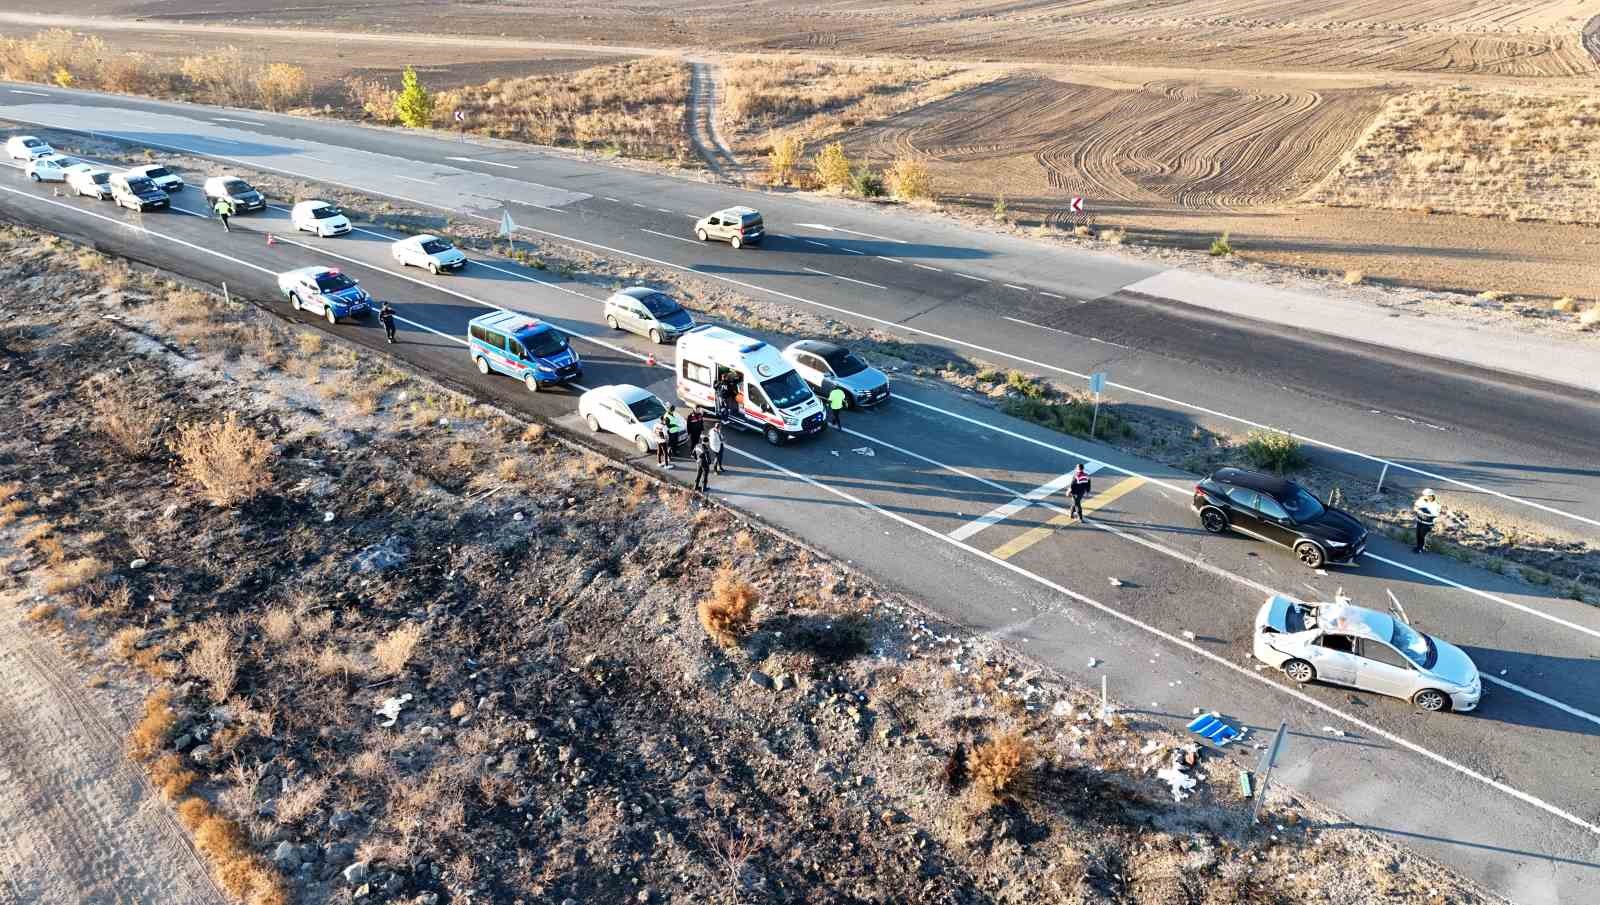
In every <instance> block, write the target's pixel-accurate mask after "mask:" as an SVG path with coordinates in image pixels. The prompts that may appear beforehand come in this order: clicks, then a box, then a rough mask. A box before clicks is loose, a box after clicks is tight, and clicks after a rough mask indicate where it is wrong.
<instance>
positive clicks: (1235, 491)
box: [1191, 468, 1367, 569]
mask: <svg viewBox="0 0 1600 905" xmlns="http://www.w3.org/2000/svg"><path fill="white" fill-rule="evenodd" d="M1191 505H1193V506H1194V511H1195V512H1197V513H1199V515H1200V524H1201V525H1202V526H1204V527H1205V529H1206V530H1207V531H1210V532H1211V533H1213V534H1221V533H1222V532H1224V531H1227V530H1228V529H1230V528H1231V529H1233V530H1234V531H1237V532H1239V533H1240V534H1248V535H1250V536H1251V537H1255V538H1259V539H1261V540H1264V541H1270V542H1272V543H1274V544H1282V545H1283V546H1285V547H1288V548H1289V549H1291V550H1293V551H1294V555H1295V556H1297V557H1299V558H1300V561H1301V562H1303V563H1305V564H1306V565H1307V566H1309V567H1311V568H1313V569H1320V568H1322V566H1323V564H1324V563H1329V562H1336V563H1350V562H1355V561H1356V559H1357V558H1358V557H1360V556H1361V554H1362V553H1365V552H1366V550H1367V529H1366V528H1364V527H1362V525H1361V523H1360V522H1358V521H1356V520H1355V518H1354V517H1353V516H1351V515H1350V514H1349V513H1347V512H1341V511H1340V510H1338V509H1329V508H1328V507H1327V506H1324V505H1322V503H1321V502H1320V501H1318V500H1317V498H1316V497H1315V496H1312V495H1311V494H1310V493H1308V492H1307V491H1306V489H1305V488H1304V487H1301V486H1300V485H1299V484H1296V483H1295V482H1293V481H1289V480H1285V479H1283V478H1275V477H1272V476H1271V475H1264V474H1257V473H1255V472H1250V471H1243V470H1241V469H1238V468H1220V469H1218V470H1217V471H1216V473H1214V474H1213V475H1211V477H1209V478H1206V479H1205V480H1203V481H1201V482H1200V483H1198V484H1196V485H1194V502H1193V503H1192V504H1191Z"/></svg>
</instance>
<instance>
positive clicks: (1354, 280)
mask: <svg viewBox="0 0 1600 905" xmlns="http://www.w3.org/2000/svg"><path fill="white" fill-rule="evenodd" d="M1366 278H1367V275H1366V274H1364V273H1362V272H1361V271H1359V270H1346V271H1345V272H1344V284H1345V285H1346V286H1360V285H1361V283H1362V282H1363V281H1365V280H1366Z"/></svg>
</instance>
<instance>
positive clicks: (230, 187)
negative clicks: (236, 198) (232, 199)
mask: <svg viewBox="0 0 1600 905" xmlns="http://www.w3.org/2000/svg"><path fill="white" fill-rule="evenodd" d="M222 190H223V191H225V192H227V193H228V194H230V195H243V194H246V193H248V192H253V191H255V189H253V188H251V187H250V183H248V182H245V181H244V180H243V179H229V180H228V181H227V182H224V183H223V184H222Z"/></svg>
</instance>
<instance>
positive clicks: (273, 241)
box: [267, 233, 278, 245]
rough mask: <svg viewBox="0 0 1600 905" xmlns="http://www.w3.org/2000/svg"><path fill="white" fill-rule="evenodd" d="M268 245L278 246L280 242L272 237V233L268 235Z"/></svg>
mask: <svg viewBox="0 0 1600 905" xmlns="http://www.w3.org/2000/svg"><path fill="white" fill-rule="evenodd" d="M267 244H268V245H277V244H278V240H277V239H274V238H273V237H272V233H267Z"/></svg>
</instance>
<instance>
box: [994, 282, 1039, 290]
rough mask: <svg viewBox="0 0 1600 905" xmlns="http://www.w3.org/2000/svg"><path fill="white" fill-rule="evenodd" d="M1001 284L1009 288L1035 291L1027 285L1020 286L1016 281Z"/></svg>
mask: <svg viewBox="0 0 1600 905" xmlns="http://www.w3.org/2000/svg"><path fill="white" fill-rule="evenodd" d="M1000 285H1002V286H1004V287H1006V288H1007V289H1015V290H1017V291H1018V292H1032V291H1033V290H1032V289H1029V288H1028V287H1026V286H1018V285H1017V284H1016V283H1001V284H1000Z"/></svg>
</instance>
